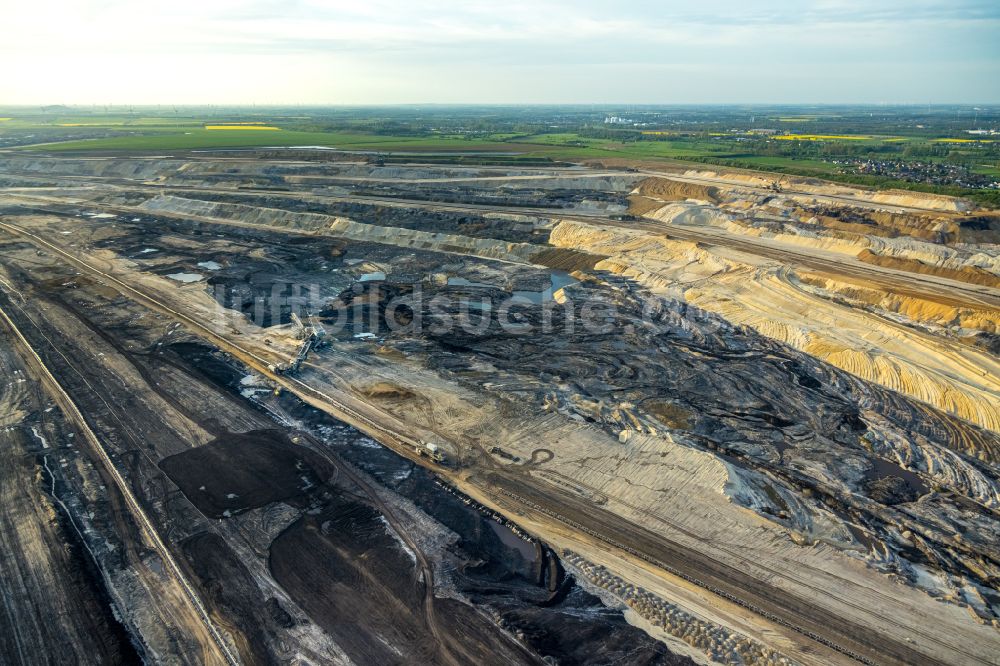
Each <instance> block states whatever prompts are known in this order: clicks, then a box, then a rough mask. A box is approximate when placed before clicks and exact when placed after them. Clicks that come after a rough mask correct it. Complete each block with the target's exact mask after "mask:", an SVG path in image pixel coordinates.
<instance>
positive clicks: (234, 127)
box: [205, 125, 281, 132]
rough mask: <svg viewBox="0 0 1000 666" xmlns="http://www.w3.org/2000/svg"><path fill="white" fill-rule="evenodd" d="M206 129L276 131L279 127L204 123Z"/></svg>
mask: <svg viewBox="0 0 1000 666" xmlns="http://www.w3.org/2000/svg"><path fill="white" fill-rule="evenodd" d="M205 129H207V130H269V131H275V132H276V131H278V130H280V129H281V128H280V127H271V126H270V125H205Z"/></svg>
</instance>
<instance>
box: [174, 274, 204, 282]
mask: <svg viewBox="0 0 1000 666" xmlns="http://www.w3.org/2000/svg"><path fill="white" fill-rule="evenodd" d="M167 277H168V278H170V279H171V280H176V281H177V282H201V281H202V280H204V279H205V276H204V275H202V274H201V273H171V274H170V275H168V276H167Z"/></svg>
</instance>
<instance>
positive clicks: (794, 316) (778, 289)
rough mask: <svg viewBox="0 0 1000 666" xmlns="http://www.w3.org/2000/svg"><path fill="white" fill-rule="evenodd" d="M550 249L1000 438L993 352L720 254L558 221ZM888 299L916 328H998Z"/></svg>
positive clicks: (988, 315) (998, 368) (968, 313)
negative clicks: (574, 254)
mask: <svg viewBox="0 0 1000 666" xmlns="http://www.w3.org/2000/svg"><path fill="white" fill-rule="evenodd" d="M699 214H702V215H707V214H708V213H707V212H700V213H699ZM550 242H552V243H553V244H554V245H557V246H560V247H570V248H574V249H582V250H586V251H588V252H592V253H596V254H605V255H608V259H606V260H605V261H603V262H601V263H599V264H597V268H598V269H605V270H610V271H612V272H615V273H618V274H621V275H625V276H628V277H630V278H632V279H635V280H637V281H638V282H640V283H641V284H643V285H645V286H647V287H649V288H650V289H652V290H654V291H655V292H658V293H662V294H669V295H674V296H680V297H683V298H684V299H685V300H687V301H688V302H690V303H692V304H694V305H697V306H699V307H701V308H704V309H706V310H709V311H712V312H717V313H719V314H721V315H723V316H724V317H726V319H728V320H729V321H732V322H735V323H739V324H746V325H749V326H751V327H753V328H754V329H755V330H757V331H759V332H761V333H763V334H764V335H767V336H768V337H772V338H774V339H777V340H780V341H782V342H786V343H788V344H790V345H792V346H793V347H796V348H797V349H801V350H803V351H806V352H808V353H810V354H813V355H815V356H817V357H818V358H821V359H823V360H825V361H828V362H830V363H832V364H833V365H835V366H837V367H839V368H842V369H845V370H847V371H849V372H851V373H853V374H855V375H857V376H859V377H863V378H865V379H868V380H871V381H874V382H877V383H879V384H881V385H883V386H886V387H888V388H891V389H894V390H897V391H900V392H902V393H904V394H906V395H910V396H913V397H915V398H918V399H920V400H923V401H925V402H928V403H930V404H932V405H934V406H936V407H940V408H941V409H944V410H946V411H949V412H951V413H953V414H956V415H957V416H960V417H962V418H965V419H967V420H969V421H972V422H973V423H976V424H978V425H981V426H983V427H985V428H988V429H990V430H994V431H1000V363H998V362H997V360H996V358H995V357H994V356H993V355H991V354H988V353H986V352H983V351H980V350H976V349H973V348H970V347H969V346H968V345H965V344H963V343H961V342H959V341H957V340H953V339H949V338H945V337H940V336H934V335H930V334H929V333H926V332H924V331H921V330H919V329H917V328H915V327H912V326H907V325H905V324H904V323H897V322H894V321H892V320H890V319H888V318H886V317H880V316H878V315H877V314H875V313H870V312H866V311H863V310H859V309H857V308H852V307H849V306H846V305H842V304H840V303H838V302H836V300H834V298H832V297H834V296H836V291H834V292H833V293H829V294H824V293H822V292H821V291H817V290H814V289H810V288H806V286H814V285H806V286H804V284H803V281H802V280H801V279H800V278H799V276H798V275H797V274H796V273H795V272H793V271H791V270H789V269H786V268H782V267H780V266H776V265H774V264H773V263H772V262H768V261H762V260H760V259H758V258H756V257H751V256H748V255H746V254H742V253H738V252H734V251H732V250H726V249H724V248H718V247H716V248H703V247H700V246H698V245H697V244H694V243H690V242H686V241H673V240H668V239H665V238H663V237H662V236H658V235H654V234H652V233H649V232H644V231H629V230H625V229H615V230H611V229H608V228H601V227H597V226H592V225H588V224H585V223H582V222H576V221H563V222H561V223H560V224H559V225H558V226H557V227H556V228H555V229H554V230H553V232H552V236H551V239H550ZM824 296H825V297H824ZM874 296H875V294H874V293H871V290H869V293H867V294H866V295H865V297H866V299H867V300H869V301H871V300H873V299H874ZM883 301H889V305H890V308H886V310H887V311H889V310H890V309H891V311H894V312H896V313H900V314H902V313H906V314H907V316H908V317H909V318H911V320H912V321H913V322H915V323H924V322H932V323H936V324H939V325H951V326H955V325H958V326H962V325H963V324H966V325H967V324H972V325H973V326H974V327H975V328H978V329H980V330H986V331H991V332H992V331H995V330H996V327H997V325H998V324H1000V313H997V312H996V311H992V310H980V311H972V310H968V309H964V310H962V309H955V308H949V307H947V306H941V305H931V304H929V303H928V302H923V303H921V302H919V300H918V299H908V298H906V297H900V296H894V295H889V294H884V295H882V298H879V299H878V302H879V303H882V302H883ZM960 310H961V311H960ZM948 314H951V315H952V316H951V317H950V318H948V317H947V316H946V315H948ZM956 317H957V318H958V321H956V320H955V318H956Z"/></svg>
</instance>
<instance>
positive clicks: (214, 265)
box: [198, 261, 222, 271]
mask: <svg viewBox="0 0 1000 666" xmlns="http://www.w3.org/2000/svg"><path fill="white" fill-rule="evenodd" d="M198 268H204V269H205V270H208V271H217V270H219V269H220V268H222V264H220V263H218V262H217V261H199V262H198Z"/></svg>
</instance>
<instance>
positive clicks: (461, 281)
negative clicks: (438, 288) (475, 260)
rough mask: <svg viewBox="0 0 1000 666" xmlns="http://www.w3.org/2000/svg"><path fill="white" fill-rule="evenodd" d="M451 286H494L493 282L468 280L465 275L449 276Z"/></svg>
mask: <svg viewBox="0 0 1000 666" xmlns="http://www.w3.org/2000/svg"><path fill="white" fill-rule="evenodd" d="M448 286H449V287H493V286H494V285H492V284H486V283H485V282H473V281H472V280H467V279H465V278H463V277H450V278H448Z"/></svg>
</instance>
